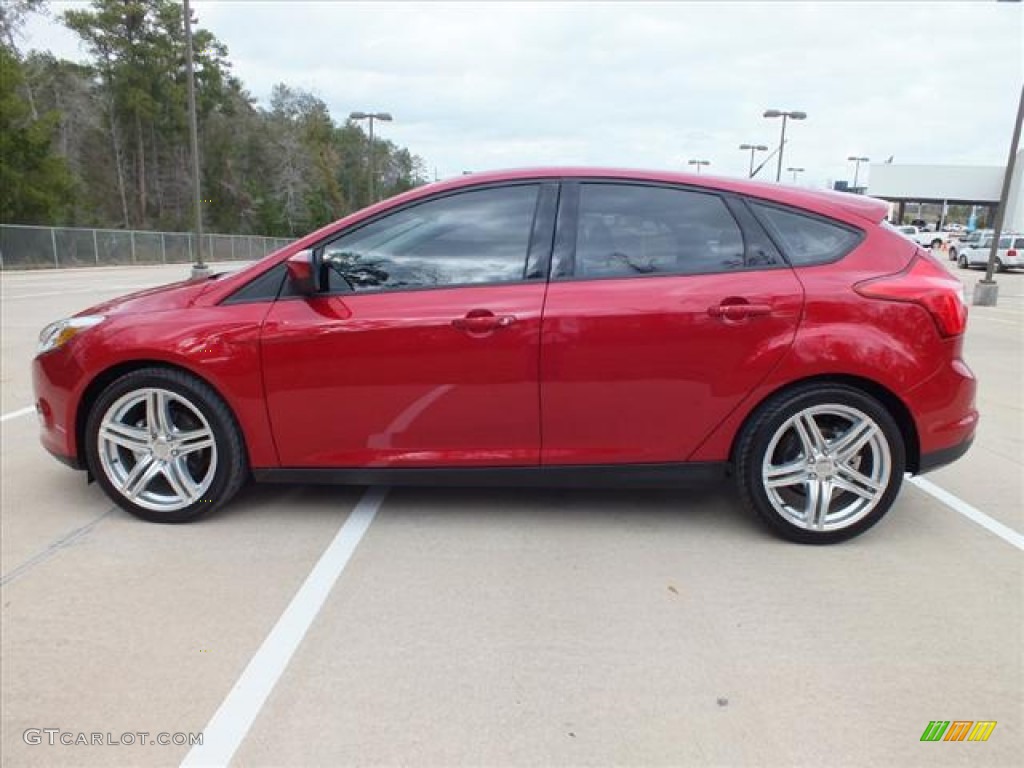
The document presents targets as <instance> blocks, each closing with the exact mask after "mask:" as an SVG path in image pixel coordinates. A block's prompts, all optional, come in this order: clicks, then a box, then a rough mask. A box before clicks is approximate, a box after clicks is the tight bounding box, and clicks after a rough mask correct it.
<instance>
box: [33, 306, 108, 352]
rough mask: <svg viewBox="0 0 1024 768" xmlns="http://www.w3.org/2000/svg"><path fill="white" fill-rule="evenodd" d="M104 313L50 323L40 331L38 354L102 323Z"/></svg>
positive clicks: (61, 344) (62, 344)
mask: <svg viewBox="0 0 1024 768" xmlns="http://www.w3.org/2000/svg"><path fill="white" fill-rule="evenodd" d="M103 320H104V318H103V316H102V315H85V316H83V317H69V318H66V319H64V320H58V321H57V322H55V323H50V324H49V325H48V326H46V327H45V328H43V330H41V331H40V332H39V349H38V350H37V354H40V355H41V354H43V352H49V351H50V350H51V349H56V348H57V347H62V346H64V345H65V344H66V343H68V342H69V341H70V340H71V339H73V338H74V337H75V336H77V335H78V334H80V333H81V332H82V331H84V330H86V329H88V328H92V327H93V326H94V325H97V324H99V323H102V322H103Z"/></svg>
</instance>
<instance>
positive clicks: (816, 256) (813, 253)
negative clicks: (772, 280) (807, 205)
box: [751, 203, 860, 267]
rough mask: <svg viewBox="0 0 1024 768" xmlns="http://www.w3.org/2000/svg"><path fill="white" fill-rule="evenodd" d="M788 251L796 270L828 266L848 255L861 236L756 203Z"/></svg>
mask: <svg viewBox="0 0 1024 768" xmlns="http://www.w3.org/2000/svg"><path fill="white" fill-rule="evenodd" d="M751 205H752V207H753V208H754V209H755V210H756V211H757V212H758V214H759V215H760V216H761V218H762V219H763V220H764V221H766V222H767V224H768V227H769V229H771V230H772V233H773V234H774V235H775V237H776V239H777V240H781V241H782V242H781V244H780V245H781V247H783V248H784V249H785V251H786V255H787V256H788V257H789V260H790V262H791V263H792V264H793V266H794V267H802V266H807V265H809V264H824V263H825V262H829V261H835V260H836V259H838V258H840V257H842V256H845V255H846V254H847V253H848V252H849V251H851V250H852V249H853V247H854V246H855V245H856V244H857V243H858V242H859V241H860V235H859V234H858V233H857V232H856V231H854V230H852V229H847V228H846V227H843V226H840V225H839V224H833V223H830V222H827V221H822V220H821V219H818V218H814V217H812V216H804V215H803V214H800V213H796V212H795V211H788V210H783V209H781V208H775V207H774V206H769V205H761V204H759V203H752V204H751Z"/></svg>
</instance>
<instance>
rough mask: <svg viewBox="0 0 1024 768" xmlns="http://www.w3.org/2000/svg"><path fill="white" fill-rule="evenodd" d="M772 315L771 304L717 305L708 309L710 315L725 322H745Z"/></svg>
mask: <svg viewBox="0 0 1024 768" xmlns="http://www.w3.org/2000/svg"><path fill="white" fill-rule="evenodd" d="M771 313H772V307H771V304H717V305H715V306H713V307H708V314H709V315H711V316H712V317H721V318H723V319H724V320H745V319H746V318H748V317H762V316H764V315H770V314H771Z"/></svg>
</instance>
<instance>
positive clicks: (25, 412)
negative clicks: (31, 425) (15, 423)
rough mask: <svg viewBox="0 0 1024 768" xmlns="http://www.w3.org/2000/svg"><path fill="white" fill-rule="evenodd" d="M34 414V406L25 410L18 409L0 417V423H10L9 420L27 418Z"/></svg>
mask: <svg viewBox="0 0 1024 768" xmlns="http://www.w3.org/2000/svg"><path fill="white" fill-rule="evenodd" d="M35 412H36V409H35V406H34V405H30V406H28V407H26V408H19V409H18V410H16V411H11V412H10V413H5V414H4V415H3V416H0V422H4V421H10V420H11V419H16V418H18V417H19V416H28V415H29V414H30V413H35Z"/></svg>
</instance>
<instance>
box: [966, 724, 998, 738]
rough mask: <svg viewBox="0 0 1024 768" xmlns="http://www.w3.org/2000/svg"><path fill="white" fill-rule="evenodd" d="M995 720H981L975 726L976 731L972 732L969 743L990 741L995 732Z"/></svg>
mask: <svg viewBox="0 0 1024 768" xmlns="http://www.w3.org/2000/svg"><path fill="white" fill-rule="evenodd" d="M995 727H996V721H995V720H979V721H978V722H976V723H975V724H974V729H973V730H972V731H971V735H970V736H968V737H967V740H968V741H988V737H989V736H991V735H992V731H993V730H995Z"/></svg>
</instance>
